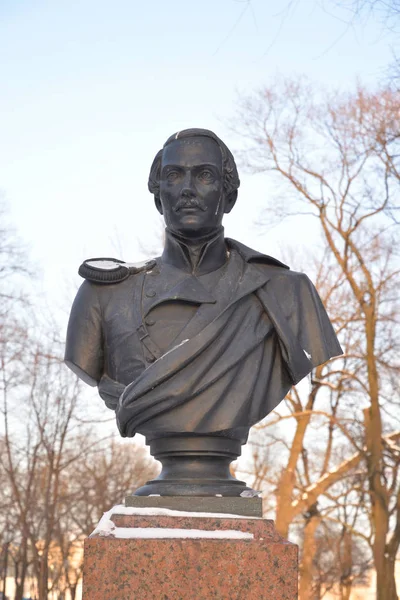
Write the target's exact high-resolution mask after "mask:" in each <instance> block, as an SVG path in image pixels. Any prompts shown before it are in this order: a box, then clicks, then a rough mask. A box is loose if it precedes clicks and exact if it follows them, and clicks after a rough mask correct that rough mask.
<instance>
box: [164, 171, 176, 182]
mask: <svg viewBox="0 0 400 600" xmlns="http://www.w3.org/2000/svg"><path fill="white" fill-rule="evenodd" d="M178 177H179V173H178V171H168V173H167V175H166V179H167V181H170V182H174V181H176V180H177V179H178Z"/></svg>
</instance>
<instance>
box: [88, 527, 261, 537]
mask: <svg viewBox="0 0 400 600" xmlns="http://www.w3.org/2000/svg"><path fill="white" fill-rule="evenodd" d="M99 535H103V534H102V532H101V531H100V532H99ZM106 535H107V536H109V535H112V536H113V537H115V538H117V539H136V538H142V539H146V538H147V539H152V538H156V539H163V538H164V539H173V538H181V539H185V538H186V539H188V538H190V539H201V538H206V539H209V540H221V539H222V540H225V539H228V540H252V539H254V535H253V534H252V533H248V532H246V531H235V530H233V529H226V530H217V531H212V530H209V529H172V528H167V527H166V528H163V527H116V528H115V529H114V531H113V532H112V533H111V534H110V533H108V532H107V533H106Z"/></svg>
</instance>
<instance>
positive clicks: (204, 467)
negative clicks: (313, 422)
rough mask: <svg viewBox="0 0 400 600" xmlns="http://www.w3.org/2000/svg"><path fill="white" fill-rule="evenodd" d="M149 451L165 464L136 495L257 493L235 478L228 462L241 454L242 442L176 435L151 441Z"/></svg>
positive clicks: (236, 494)
mask: <svg viewBox="0 0 400 600" xmlns="http://www.w3.org/2000/svg"><path fill="white" fill-rule="evenodd" d="M146 443H147V444H149V446H150V453H151V455H152V456H154V458H156V459H157V460H159V461H160V462H161V464H162V470H161V473H160V475H159V476H158V477H157V478H156V479H152V480H151V481H148V482H147V483H146V484H145V485H144V486H142V487H141V488H139V489H138V490H136V491H135V493H134V495H135V496H215V495H219V496H240V495H241V494H243V492H245V495H247V494H249V495H250V494H252V493H254V495H257V492H254V490H252V489H251V488H248V487H247V486H246V484H245V482H244V481H239V480H238V479H236V478H235V477H233V476H232V475H231V473H230V470H229V465H230V463H231V462H232V461H233V460H236V459H237V458H238V456H240V454H241V442H240V440H235V439H232V438H227V437H219V436H213V435H174V436H172V435H171V436H168V437H159V438H155V439H151V440H149V439H148V437H147V438H146Z"/></svg>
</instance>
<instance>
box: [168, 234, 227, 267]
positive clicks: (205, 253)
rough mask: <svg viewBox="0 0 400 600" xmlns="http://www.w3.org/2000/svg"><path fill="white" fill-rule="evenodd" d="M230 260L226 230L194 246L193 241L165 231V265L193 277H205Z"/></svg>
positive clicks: (209, 236) (204, 238)
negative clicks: (225, 235) (226, 242)
mask: <svg viewBox="0 0 400 600" xmlns="http://www.w3.org/2000/svg"><path fill="white" fill-rule="evenodd" d="M227 258H228V252H227V247H226V245H225V238H224V228H223V227H221V228H220V229H219V230H218V231H217V232H216V233H212V234H211V235H208V236H204V237H203V238H201V239H199V240H197V241H196V243H195V244H194V243H193V242H192V240H189V239H187V238H184V237H183V236H180V235H177V234H176V233H172V232H171V231H170V230H169V229H166V230H165V246H164V251H163V253H162V256H161V260H162V262H163V263H165V264H168V265H172V266H173V267H176V268H177V269H180V270H182V271H185V272H186V273H191V274H193V275H197V276H199V275H205V274H206V273H210V272H211V271H216V270H217V269H219V268H220V267H222V266H223V265H224V264H225V262H226V261H227Z"/></svg>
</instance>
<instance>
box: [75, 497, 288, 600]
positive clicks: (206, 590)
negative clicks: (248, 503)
mask: <svg viewBox="0 0 400 600" xmlns="http://www.w3.org/2000/svg"><path fill="white" fill-rule="evenodd" d="M135 510H136V511H137V512H140V513H141V514H129V511H135ZM143 510H145V509H128V508H124V507H122V509H121V507H116V509H115V512H114V513H113V514H112V515H111V516H110V517H109V519H110V520H109V521H108V523H110V522H111V523H112V526H111V527H110V526H107V523H106V524H105V529H104V531H102V528H101V524H102V523H100V526H99V528H97V530H96V531H95V532H94V534H93V535H94V537H90V538H89V539H87V540H86V541H85V549H84V576H83V600H104V599H105V598H112V600H154V598H163V599H170V600H172V599H175V598H181V599H184V600H186V599H187V600H205V599H206V598H219V599H221V600H232V598H246V599H249V600H260V599H263V598H264V599H265V600H267V599H268V600H297V576H298V566H297V546H295V545H294V544H291V543H289V542H287V541H286V540H284V539H283V538H282V537H281V536H280V535H279V534H278V533H277V532H276V530H275V528H274V524H273V521H269V520H266V519H258V518H252V519H251V518H250V519H249V518H244V517H235V516H234V515H230V516H228V515H227V516H226V517H225V516H221V515H212V514H210V515H209V516H207V517H202V516H201V517H200V516H195V515H193V516H187V515H185V514H184V513H181V514H180V513H179V512H178V511H177V512H176V513H175V516H172V515H171V514H158V515H154V514H144V513H143V512H142V511H143ZM148 510H149V512H152V511H153V512H154V510H155V509H148ZM160 512H161V510H160ZM167 512H169V511H167ZM103 526H104V524H103Z"/></svg>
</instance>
